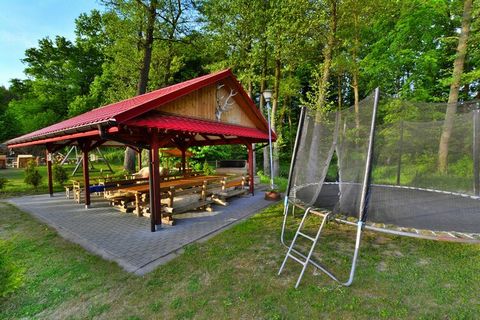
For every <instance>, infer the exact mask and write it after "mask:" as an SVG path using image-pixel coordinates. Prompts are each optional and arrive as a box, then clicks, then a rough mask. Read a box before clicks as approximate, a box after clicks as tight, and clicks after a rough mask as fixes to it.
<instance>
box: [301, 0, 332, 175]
mask: <svg viewBox="0 0 480 320" xmlns="http://www.w3.org/2000/svg"><path fill="white" fill-rule="evenodd" d="M329 2H330V12H329V15H330V30H329V34H328V38H327V45H326V47H325V49H324V51H323V55H324V60H323V70H322V76H321V78H320V79H319V80H318V81H319V83H318V95H317V106H316V107H317V110H316V112H315V123H314V124H313V133H312V143H311V145H310V148H309V152H310V155H311V156H310V157H309V159H308V161H307V164H306V167H305V168H304V170H306V172H308V174H309V179H311V180H312V182H316V183H321V182H323V181H322V179H324V178H325V176H324V173H325V174H326V168H325V167H324V163H325V162H327V161H329V159H328V157H329V155H328V154H324V153H322V152H321V150H320V146H319V143H318V141H320V139H321V135H322V127H323V126H322V116H323V112H324V110H323V109H324V107H325V104H326V99H327V92H328V85H329V78H330V68H331V65H332V54H333V49H334V46H335V37H336V31H337V0H330V1H329ZM332 143H333V140H332ZM327 165H328V164H327ZM313 180H315V181H313Z"/></svg>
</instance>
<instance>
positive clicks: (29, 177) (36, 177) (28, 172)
mask: <svg viewBox="0 0 480 320" xmlns="http://www.w3.org/2000/svg"><path fill="white" fill-rule="evenodd" d="M23 181H24V182H25V183H26V184H29V185H31V186H33V188H34V189H35V190H37V188H38V186H39V185H40V183H41V182H42V176H41V175H40V172H38V168H37V164H36V163H35V161H33V160H32V161H29V162H28V164H27V168H26V169H25V179H24V180H23Z"/></svg>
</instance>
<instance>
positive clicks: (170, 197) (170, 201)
mask: <svg viewBox="0 0 480 320" xmlns="http://www.w3.org/2000/svg"><path fill="white" fill-rule="evenodd" d="M174 198H175V187H174V186H171V187H170V190H169V191H168V206H169V207H170V208H172V209H173V199H174Z"/></svg>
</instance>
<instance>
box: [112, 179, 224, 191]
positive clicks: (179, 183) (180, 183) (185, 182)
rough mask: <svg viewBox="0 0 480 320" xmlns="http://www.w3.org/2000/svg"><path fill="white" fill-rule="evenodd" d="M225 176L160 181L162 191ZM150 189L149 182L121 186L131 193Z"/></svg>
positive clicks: (199, 183) (193, 185)
mask: <svg viewBox="0 0 480 320" xmlns="http://www.w3.org/2000/svg"><path fill="white" fill-rule="evenodd" d="M224 177H225V176H222V175H217V176H197V177H190V178H182V179H176V180H168V181H162V182H161V183H160V191H168V190H169V189H170V187H183V188H188V187H195V186H199V185H202V184H203V181H215V180H218V181H221V180H222V179H223V178H224ZM149 190H150V186H149V185H148V184H138V185H132V186H125V187H124V188H119V189H118V191H119V192H130V193H139V194H142V193H147V192H149Z"/></svg>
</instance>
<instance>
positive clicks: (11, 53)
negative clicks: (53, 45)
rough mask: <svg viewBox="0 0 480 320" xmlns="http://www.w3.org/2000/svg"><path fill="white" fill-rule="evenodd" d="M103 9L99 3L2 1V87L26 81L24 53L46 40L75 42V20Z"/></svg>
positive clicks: (94, 0)
mask: <svg viewBox="0 0 480 320" xmlns="http://www.w3.org/2000/svg"><path fill="white" fill-rule="evenodd" d="M92 9H101V4H100V3H99V0H0V86H5V87H8V86H9V80H10V79H12V78H20V79H25V78H26V76H25V74H24V73H23V69H24V68H25V66H24V64H23V63H22V62H21V59H23V58H24V57H25V55H24V54H25V50H26V49H28V48H31V47H36V46H37V44H38V40H40V39H41V38H44V37H47V36H48V37H50V38H51V39H54V38H55V36H56V35H60V36H64V37H66V38H67V39H70V40H74V38H75V33H74V30H75V18H76V17H78V16H79V15H80V13H82V12H89V11H90V10H92Z"/></svg>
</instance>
